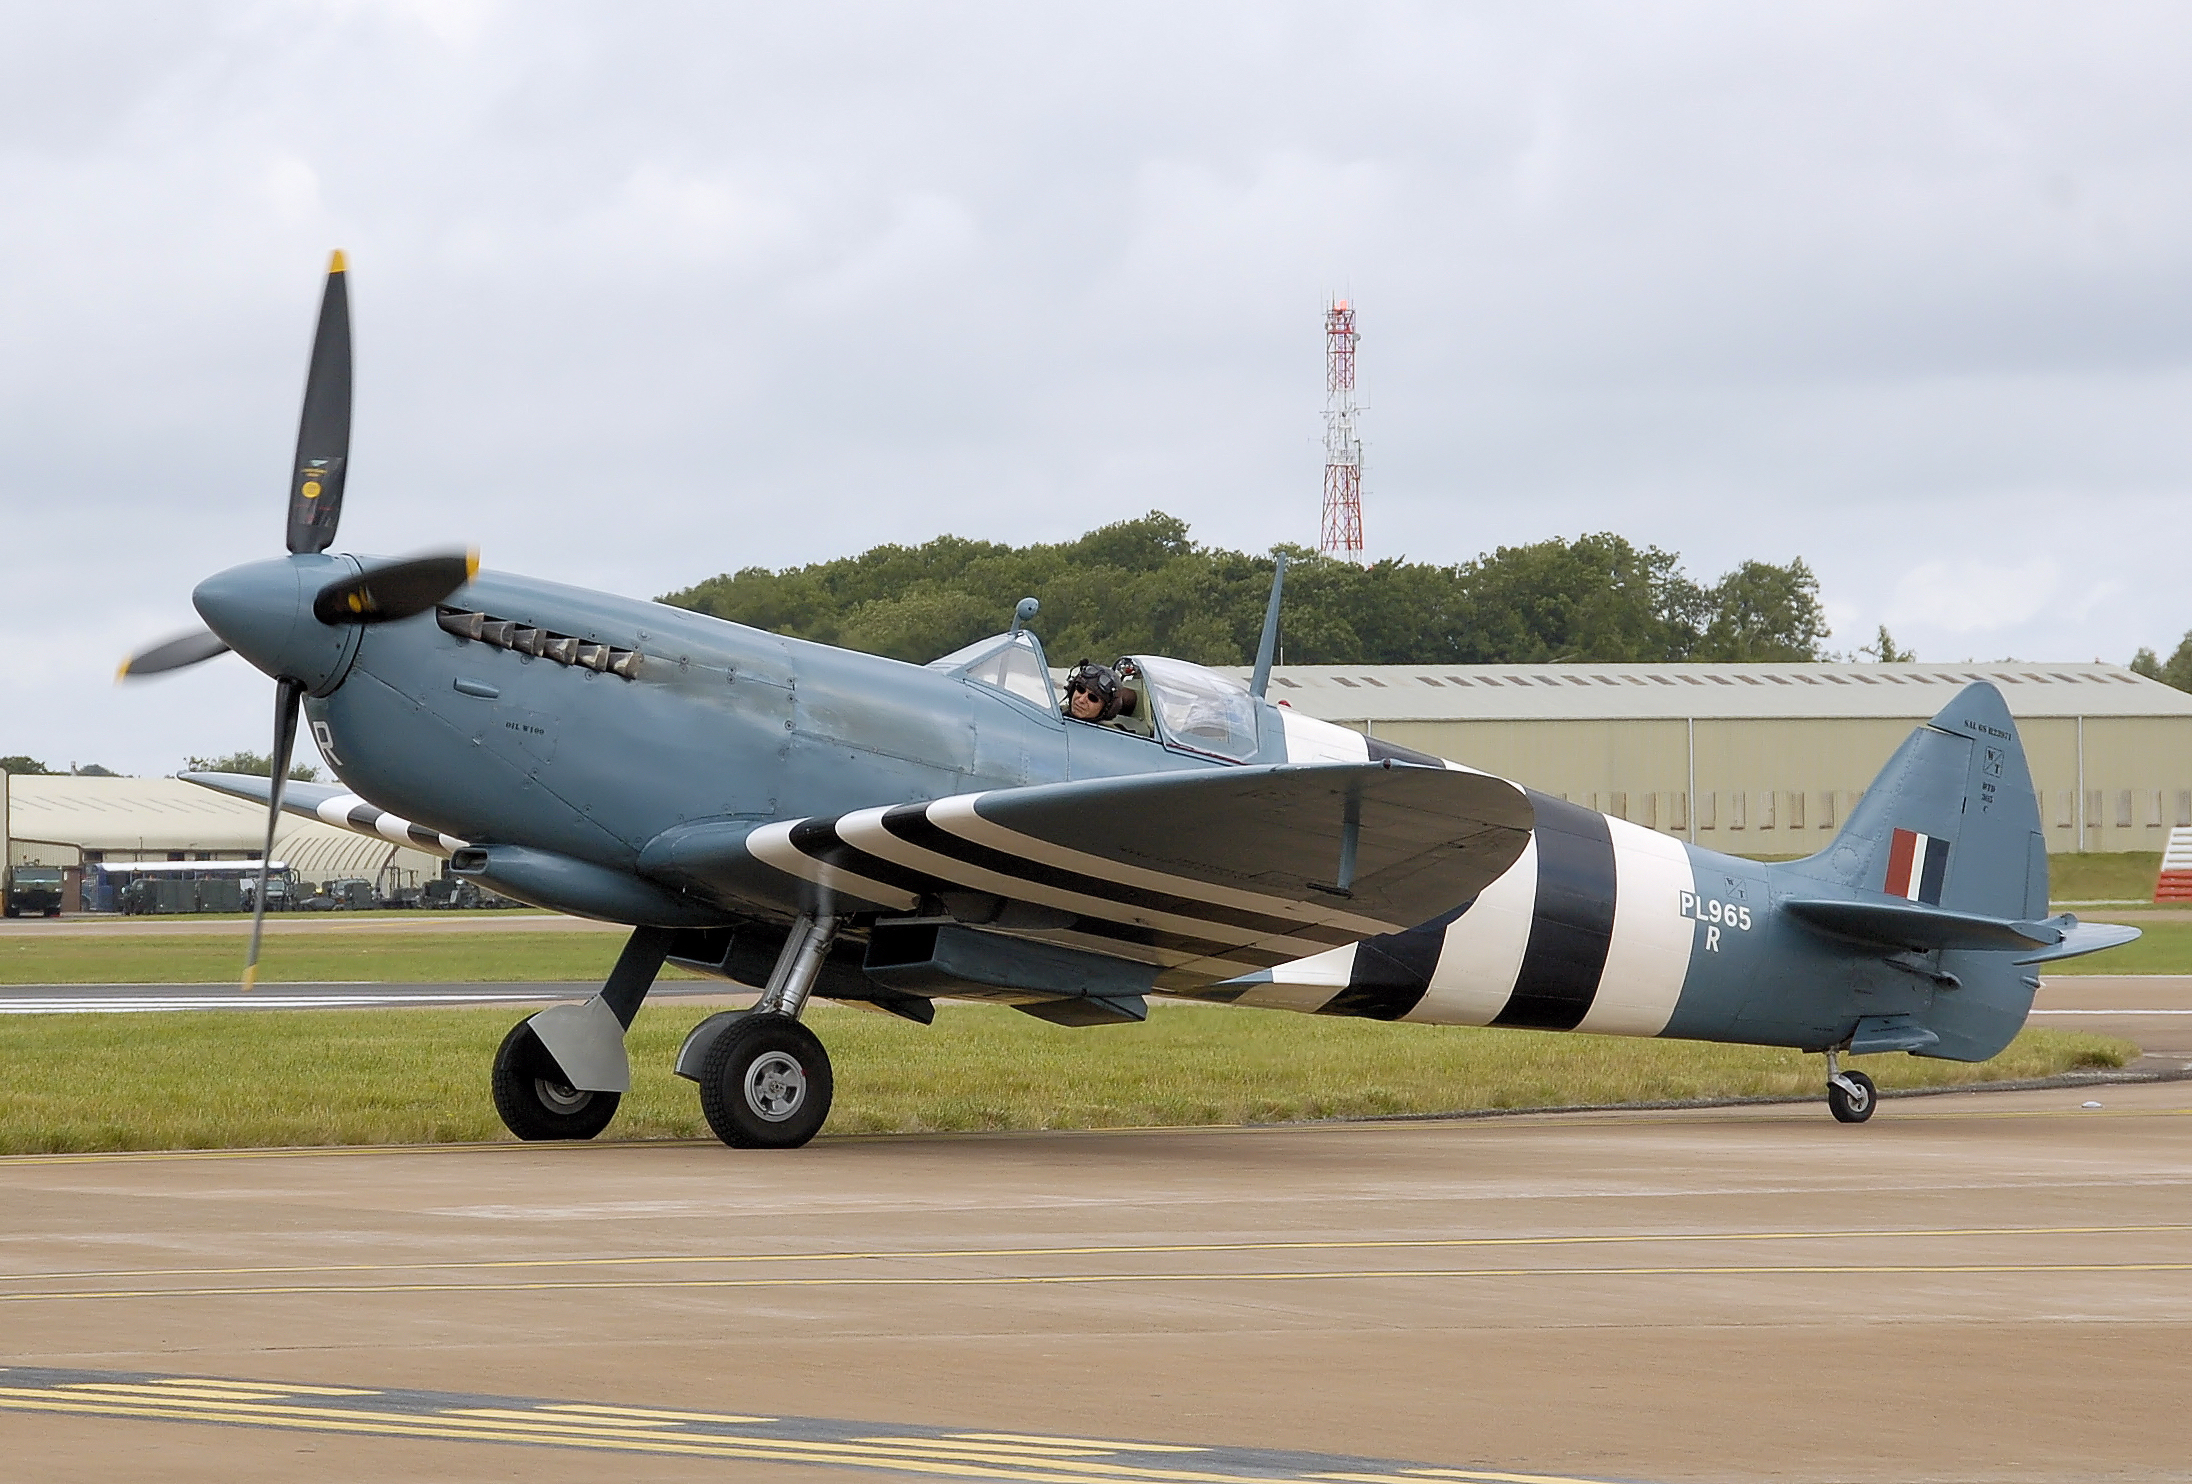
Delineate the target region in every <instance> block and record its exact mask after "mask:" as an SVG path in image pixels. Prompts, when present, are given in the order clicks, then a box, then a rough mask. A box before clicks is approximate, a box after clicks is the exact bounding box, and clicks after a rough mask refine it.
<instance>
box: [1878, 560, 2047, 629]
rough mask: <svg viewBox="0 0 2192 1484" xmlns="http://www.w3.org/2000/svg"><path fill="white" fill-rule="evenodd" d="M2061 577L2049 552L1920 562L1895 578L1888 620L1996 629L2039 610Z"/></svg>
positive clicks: (1926, 625)
mask: <svg viewBox="0 0 2192 1484" xmlns="http://www.w3.org/2000/svg"><path fill="white" fill-rule="evenodd" d="M2059 583H2060V576H2059V573H2058V571H2057V569H2056V566H2055V562H2054V560H2053V559H2052V558H2050V557H2036V558H2034V559H2033V560H2031V561H2029V562H2024V563H2021V564H2019V565H2016V566H2004V565H2001V564H1999V563H1993V562H1987V561H1982V560H1980V559H1978V558H1976V557H1959V558H1955V559H1953V560H1942V561H1931V562H1921V563H1919V564H1918V565H1917V566H1915V567H1913V568H1911V569H1910V570H1909V571H1908V572H1905V573H1904V574H1903V576H1902V579H1901V580H1900V581H1898V582H1897V583H1896V585H1895V596H1894V598H1893V600H1892V601H1890V603H1889V605H1888V610H1887V621H1888V622H1889V623H1891V624H1905V625H1922V626H1924V627H1926V628H1929V629H1935V630H1942V631H1945V632H1947V633H1951V634H1958V635H1963V634H1988V633H1994V632H1996V631H1998V630H2002V629H2008V628H2014V627H2016V626H2017V625H2018V624H2021V623H2023V622H2024V621H2025V620H2026V619H2029V618H2031V617H2032V616H2033V615H2034V614H2035V613H2038V612H2040V611H2041V609H2043V608H2045V607H2046V606H2047V604H2048V601H2049V599H2051V598H2052V597H2053V596H2054V595H2055V592H2056V589H2057V587H2058V585H2059Z"/></svg>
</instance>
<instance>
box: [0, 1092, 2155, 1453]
mask: <svg viewBox="0 0 2192 1484" xmlns="http://www.w3.org/2000/svg"><path fill="white" fill-rule="evenodd" d="M2089 1101H2097V1102H2100V1103H2101V1104H2103V1106H2101V1107H2099V1108H2087V1107H2084V1106H2082V1104H2084V1103H2086V1102H2089ZM2188 1195H2192V1083H2185V1082H2177V1083H2161V1084H2145V1085H2139V1086H2116V1087H2105V1088H2082V1089H2076V1090H2070V1091H2063V1090H2053V1091H2047V1092H2032V1093H2009V1094H1980V1095H1958V1096H1949V1097H1934V1098H1922V1099H1908V1100H1891V1101H1889V1102H1887V1103H1886V1104H1885V1105H1884V1106H1883V1108H1882V1109H1881V1111H1880V1113H1879V1114H1878V1116H1877V1117H1875V1118H1874V1120H1873V1121H1872V1122H1871V1123H1870V1124H1867V1125H1864V1126H1862V1127H1856V1128H1850V1127H1844V1126H1841V1125H1838V1124H1836V1123H1834V1122H1833V1121H1832V1120H1831V1119H1830V1118H1828V1116H1827V1114H1826V1111H1825V1109H1824V1108H1823V1107H1817V1106H1806V1107H1770V1108H1736V1109H1718V1110H1701V1111H1694V1112H1665V1113H1626V1114H1621V1113H1610V1114H1599V1115H1580V1116H1578V1115H1568V1116H1527V1117H1515V1118H1505V1119H1490V1120H1471V1121H1465V1122H1451V1123H1439V1122H1423V1123H1395V1124H1345V1125H1311V1126H1294V1127H1286V1128H1269V1129H1217V1130H1159V1131H1149V1132H1138V1133H1095V1134H1021V1135H995V1136H950V1137H934V1138H877V1139H844V1140H824V1141H821V1142H819V1143H817V1144H815V1145H814V1146H811V1147H810V1148H808V1149H806V1150H804V1151H800V1152H797V1153H794V1154H789V1155H786V1154H739V1153H734V1152H732V1151H729V1150H726V1149H722V1148H720V1147H715V1146H705V1145H697V1144H696V1145H682V1144H680V1145H625V1146H618V1145H592V1146H557V1147H519V1146H489V1147H469V1148H445V1149H431V1150H428V1149H421V1150H325V1151H310V1152H296V1153H287V1152H257V1153H212V1154H180V1155H124V1156H53V1157H36V1158H19V1159H10V1160H0V1212H4V1213H5V1215H4V1216H0V1363H4V1364H7V1365H11V1366H20V1367H30V1368H63V1369H59V1370H55V1369H32V1370H29V1371H14V1372H4V1371H0V1458H5V1459H7V1460H8V1461H9V1465H10V1467H11V1468H13V1469H14V1470H16V1471H17V1472H18V1474H19V1475H20V1476H21V1477H26V1478H39V1479H75V1478H83V1479H107V1478H113V1477H118V1476H124V1475H130V1474H147V1473H151V1474H156V1475H157V1476H158V1477H161V1478H164V1479H205V1480H213V1479H221V1480H233V1479H257V1478H295V1477H304V1476H312V1477H319V1476H324V1475H334V1474H349V1475H353V1476H358V1477H372V1478H376V1479H384V1478H385V1479H394V1478H422V1479H423V1478H433V1479H471V1478H480V1479H484V1478H491V1477H492V1478H506V1477H512V1476H523V1477H528V1478H535V1479H565V1478H568V1479H574V1480H577V1479H587V1480H592V1479H596V1478H599V1477H602V1476H603V1475H604V1474H610V1475H617V1474H623V1475H627V1476H628V1475H632V1474H634V1473H636V1472H641V1471H643V1472H644V1473H645V1475H646V1476H647V1477H650V1478H663V1479H685V1478H692V1479H700V1478H711V1479H714V1478H721V1477H723V1476H724V1470H725V1468H726V1464H725V1462H724V1461H723V1460H724V1459H727V1458H736V1459H738V1460H740V1461H739V1462H737V1463H736V1464H735V1465H732V1466H733V1467H735V1468H736V1470H737V1476H738V1477H740V1478H741V1479H756V1478H758V1479H772V1480H773V1479H784V1480H794V1479H807V1480H812V1479H814V1478H816V1477H818V1475H817V1473H816V1467H817V1466H822V1465H827V1466H833V1467H837V1468H840V1469H845V1468H851V1469H858V1470H864V1471H867V1472H870V1473H875V1472H881V1473H886V1474H888V1473H897V1474H901V1475H904V1476H909V1477H910V1476H912V1475H915V1474H921V1475H924V1476H926V1477H930V1478H935V1477H939V1476H941V1477H947V1478H985V1479H999V1478H1002V1479H1021V1480H1044V1481H1060V1484H1063V1481H1068V1480H1080V1481H1083V1484H1088V1481H1124V1480H1128V1479H1133V1480H1139V1481H1142V1484H1152V1481H1155V1480H1159V1479H1169V1480H1178V1481H1186V1480H1197V1479H1202V1480H1213V1481H1214V1480H1223V1479H1237V1478H1244V1477H1251V1476H1253V1477H1264V1478H1273V1477H1296V1478H1299V1477H1309V1476H1317V1477H1321V1478H1323V1479H1325V1480H1327V1481H1335V1480H1343V1479H1349V1478H1353V1479H1357V1480H1382V1479H1390V1480H1394V1481H1399V1480H1404V1479H1406V1480H1413V1481H1414V1484H1423V1481H1425V1480H1426V1479H1433V1478H1447V1479H1452V1478H1457V1477H1459V1478H1470V1477H1477V1478H1481V1477H1486V1476H1487V1473H1488V1472H1489V1473H1492V1474H1504V1475H1507V1476H1509V1477H1512V1476H1515V1475H1536V1476H1541V1477H1561V1478H1628V1479H1640V1480H1693V1479H1697V1480H1706V1479H1710V1480H1733V1479H1745V1480H1749V1479H1758V1478H1765V1477H1772V1478H1777V1479H1801V1480H1809V1479H1820V1480H1824V1479H1837V1480H1898V1481H1900V1480H1908V1479H1914V1478H1954V1479H1960V1480H2040V1479H2047V1480H2057V1479H2067V1478H2092V1477H2102V1476H2106V1477H2108V1478H2112V1479H2165V1478H2171V1479H2181V1478H2184V1477H2186V1476H2187V1471H2188V1468H2192V1465H2188V1464H2187V1458H2188V1457H2192V1454H2188V1452H2187V1449H2186V1446H2185V1443H2184V1439H2183V1432H2182V1418H2181V1413H2182V1404H2183V1397H2184V1376H2185V1362H2184V1357H2185V1355H2186V1354H2187V1353H2192V1200H2188V1198H2187V1197H2188ZM309 1387H318V1388H325V1389H326V1390H325V1391H321V1392H312V1391H304V1392H300V1391H299V1390H298V1388H309ZM391 1418H394V1419H395V1420H393V1421H392V1420H391ZM422 1418H423V1419H424V1420H420V1419H422ZM574 1418H576V1419H578V1420H577V1421H573V1420H572V1419H574ZM709 1419H713V1420H709ZM741 1419H743V1420H741ZM754 1419H762V1420H758V1421H757V1420H754ZM801 1419H805V1420H801ZM815 1419H857V1421H843V1420H839V1421H816V1420H815ZM772 1429H773V1431H772ZM1121 1439H1125V1440H1139V1444H1141V1445H1147V1444H1160V1445H1167V1446H1170V1447H1174V1448H1188V1449H1201V1450H1211V1451H1208V1452H1199V1453H1183V1454H1166V1453H1162V1452H1151V1451H1149V1450H1148V1449H1147V1448H1146V1447H1139V1448H1135V1447H1129V1446H1128V1445H1127V1444H1126V1443H1121V1442H1117V1441H1113V1440H1121ZM681 1440H682V1441H681ZM1076 1440H1077V1441H1076ZM836 1444H844V1445H846V1446H848V1447H853V1448H854V1449H855V1451H856V1452H858V1456H853V1454H849V1453H843V1452H839V1453H831V1452H830V1451H829V1448H830V1447H831V1446H834V1445H836ZM620 1448H621V1449H624V1450H625V1451H627V1452H630V1453H633V1454H634V1455H635V1456H636V1455H637V1454H639V1453H645V1454H646V1455H647V1461H646V1463H645V1464H644V1467H643V1470H642V1468H641V1467H640V1466H639V1465H637V1464H636V1463H635V1461H634V1459H633V1458H618V1457H608V1456H605V1453H607V1452H615V1451H616V1450H617V1449H620ZM1243 1448H1251V1449H1275V1450H1281V1452H1282V1453H1283V1455H1284V1456H1283V1457H1279V1456H1276V1455H1262V1454H1246V1453H1241V1452H1239V1451H1238V1450H1240V1449H1243ZM859 1450H865V1451H859ZM879 1450H880V1451H879ZM892 1450H897V1451H892ZM1289 1459H1291V1460H1293V1461H1292V1462H1288V1460H1289ZM1380 1460H1383V1461H1385V1462H1379V1461H1380ZM1417 1469H1437V1470H1445V1471H1452V1472H1445V1473H1420V1472H1412V1471H1413V1470H1417Z"/></svg>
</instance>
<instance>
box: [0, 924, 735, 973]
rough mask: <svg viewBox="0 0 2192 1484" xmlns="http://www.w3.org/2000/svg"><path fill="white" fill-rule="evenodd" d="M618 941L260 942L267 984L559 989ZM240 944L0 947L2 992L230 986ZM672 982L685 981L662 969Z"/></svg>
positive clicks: (122, 939) (239, 963) (160, 940)
mask: <svg viewBox="0 0 2192 1484" xmlns="http://www.w3.org/2000/svg"><path fill="white" fill-rule="evenodd" d="M623 946H624V939H623V938H622V937H621V936H619V935H617V934H614V933H572V932H545V933H527V932H505V933H476V934H475V933H419V934H416V935H414V934H410V933H373V934H370V935H366V934H357V933H329V934H328V935H326V936H325V937H322V936H319V935H317V934H312V933H288V934H283V935H282V936H280V937H272V938H268V939H267V940H266V947H265V951H264V952H263V953H262V955H261V957H260V960H259V979H260V982H261V983H265V984H300V983H315V982H317V983H344V982H362V983H368V984H473V983H505V982H510V983H556V982H561V981H564V980H592V981H594V982H595V983H599V982H600V981H601V980H603V979H605V978H607V977H608V974H609V968H610V966H611V965H612V964H614V963H615V962H616V956H617V952H618V950H620V949H621V948H622V947H623ZM243 964H244V942H243V939H241V938H231V937H226V936H223V937H207V936H169V937H151V936H146V937H138V936H136V935H134V934H131V935H127V936H124V935H119V934H118V935H116V936H113V937H73V938H62V937H54V938H39V937H36V936H34V935H32V934H27V933H26V934H22V935H20V936H14V935H11V936H9V937H6V938H0V985H7V984H233V983H235V982H236V980H237V977H238V976H239V975H241V974H242V973H243ZM663 976H664V977H665V978H669V979H681V978H690V977H692V976H691V975H688V974H686V973H684V971H682V970H679V969H665V970H664V971H663Z"/></svg>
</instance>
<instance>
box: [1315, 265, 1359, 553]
mask: <svg viewBox="0 0 2192 1484" xmlns="http://www.w3.org/2000/svg"><path fill="white" fill-rule="evenodd" d="M1357 410H1358V409H1357V408H1356V406H1355V309H1354V306H1353V305H1351V304H1349V303H1348V302H1347V301H1346V300H1345V299H1334V300H1333V301H1332V304H1331V307H1329V308H1328V309H1326V310H1325V312H1324V522H1323V526H1322V529H1321V530H1320V531H1319V533H1318V536H1317V550H1318V551H1320V552H1322V553H1323V554H1324V555H1326V556H1334V557H1340V558H1342V559H1343V560H1346V561H1350V562H1359V561H1361V560H1362V440H1361V439H1359V438H1357V437H1356V436H1355V413H1356V411H1357Z"/></svg>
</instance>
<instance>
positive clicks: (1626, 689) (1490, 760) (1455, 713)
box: [1232, 662, 2192, 855]
mask: <svg viewBox="0 0 2192 1484" xmlns="http://www.w3.org/2000/svg"><path fill="white" fill-rule="evenodd" d="M1232 673H1235V674H1238V675H1241V676H1242V677H1244V678H1245V677H1246V675H1247V671H1246V670H1238V671H1234V672H1232ZM1974 680H1986V681H1990V682H1992V683H1993V684H1994V685H1996V686H1998V687H1999V688H2000V689H2001V692H2002V695H2003V697H2004V698H2005V699H2006V700H2007V701H2008V702H2009V709H2010V713H2011V714H2012V715H2014V716H2015V717H2016V718H2017V726H2018V730H2019V732H2020V734H2021V735H2022V736H2023V738H2024V746H2025V755H2026V757H2027V758H2028V759H2029V760H2030V762H2031V765H2032V781H2033V784H2034V786H2035V787H2036V788H2038V789H2039V790H2040V796H2041V815H2042V817H2043V819H2044V820H2045V821H2046V823H2047V826H2048V829H2047V838H2048V846H2049V848H2050V849H2051V850H2054V851H2066V850H2089V851H2128V850H2160V849H2161V848H2162V845H2163V843H2164V841H2165V839H2166V838H2167V836H2168V833H2169V827H2170V826H2172V825H2192V695H2188V694H2186V693H2185V692H2183V691H2179V690H2174V689H2172V688H2171V687H2169V686H2166V685H2163V684H2161V683H2160V682H2158V681H2153V680H2148V679H2147V678H2146V677H2144V676H2141V675H2135V674H2133V673H2132V672H2131V671H2129V670H2126V669H2123V668H2121V667H2120V666H2116V665H2102V664H2087V665H2027V664H2014V663H2006V662H2005V663H2002V664H1996V665H1977V666H1973V665H1817V664H1788V665H1575V664H1563V665H1475V666H1464V667H1455V666H1439V667H1437V668H1427V667H1423V666H1408V665H1368V666H1363V665H1315V666H1304V665H1296V666H1291V667H1285V668H1280V669H1276V670H1274V671H1273V672H1272V678H1271V692H1270V693H1271V697H1272V699H1274V700H1280V699H1283V700H1285V701H1286V702H1287V703H1288V704H1289V705H1293V706H1298V707H1300V708H1301V709H1302V710H1303V711H1305V712H1307V713H1308V714H1309V715H1311V716H1317V717H1321V718H1323V719H1325V720H1327V721H1334V722H1339V723H1341V724H1342V725H1345V726H1351V727H1354V728H1356V729H1358V730H1364V731H1368V732H1371V733H1373V734H1374V735H1376V736H1379V737H1384V738H1386V739H1388V740H1389V741H1393V742H1398V743H1400V744H1402V745H1403V746H1407V747H1413V748H1416V749H1418V750H1420V751H1423V752H1429V753H1434V754H1436V755H1437V756H1439V757H1444V758H1450V759H1452V760H1453V761H1455V762H1460V763H1467V764H1469V765H1470V766H1471V767H1476V768H1483V769H1485V770H1486V771H1488V772H1492V773H1497V774H1500V775H1501V776H1502V777H1506V778H1512V779H1514V780H1515V781H1517V782H1519V783H1527V784H1529V785H1530V786H1531V787H1533V788H1537V789H1542V790H1543V791H1545V792H1546V793H1552V794H1560V795H1563V796H1564V797H1567V798H1569V799H1573V800H1574V801H1576V802H1577V803H1581V804H1588V805H1591V806H1592V807H1593V808H1597V809H1602V810H1604V811H1606V812H1607V813H1609V814H1618V815H1621V816H1622V817H1623V818H1626V819H1628V820H1631V821H1633V822H1634V823H1637V824H1641V825H1646V826H1649V827H1651V828H1653V829H1657V830H1660V831H1663V832H1665V833H1667V834H1672V835H1678V836H1681V837H1682V838H1684V839H1689V840H1695V841H1696V842H1697V843H1698V844H1700V845H1709V846H1712V847H1713V848H1714V849H1717V850H1725V851H1727V852H1729V853H1730V854H1733V855H1808V854H1810V853H1811V852H1812V851H1814V850H1816V849H1818V848H1819V846H1820V844H1821V843H1822V842H1823V841H1824V840H1826V839H1827V838H1829V837H1830V836H1831V834H1832V832H1833V830H1834V828H1835V827H1836V825H1837V824H1839V823H1840V821H1841V819H1842V818H1843V816H1844V815H1845V814H1846V813H1847V812H1848V810H1849V807H1850V804H1851V803H1852V802H1853V801H1854V800H1855V799H1856V797H1857V795H1858V794H1860V793H1861V792H1863V791H1864V789H1865V788H1866V787H1867V786H1869V785H1870V784H1871V782H1872V779H1873V776H1874V775H1875V774H1876V773H1878V772H1879V770H1880V766H1881V765H1882V764H1883V763H1885V762H1886V761H1887V759H1888V755H1889V754H1890V753H1891V752H1893V751H1894V750H1895V748H1896V746H1897V744H1899V743H1900V742H1901V741H1902V740H1903V738H1904V737H1905V736H1907V735H1908V734H1909V732H1910V729H1911V728H1912V727H1913V726H1915V725H1917V724H1918V723H1919V722H1921V721H1924V720H1925V719H1926V718H1928V717H1930V716H1932V715H1933V714H1934V713H1935V712H1937V711H1939V710H1940V709H1941V707H1942V706H1943V705H1944V704H1946V702H1947V701H1948V699H1949V697H1951V696H1953V695H1954V694H1955V693H1956V692H1957V691H1958V690H1959V689H1961V688H1962V687H1963V686H1965V685H1968V684H1970V683H1971V682H1972V681H1974Z"/></svg>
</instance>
